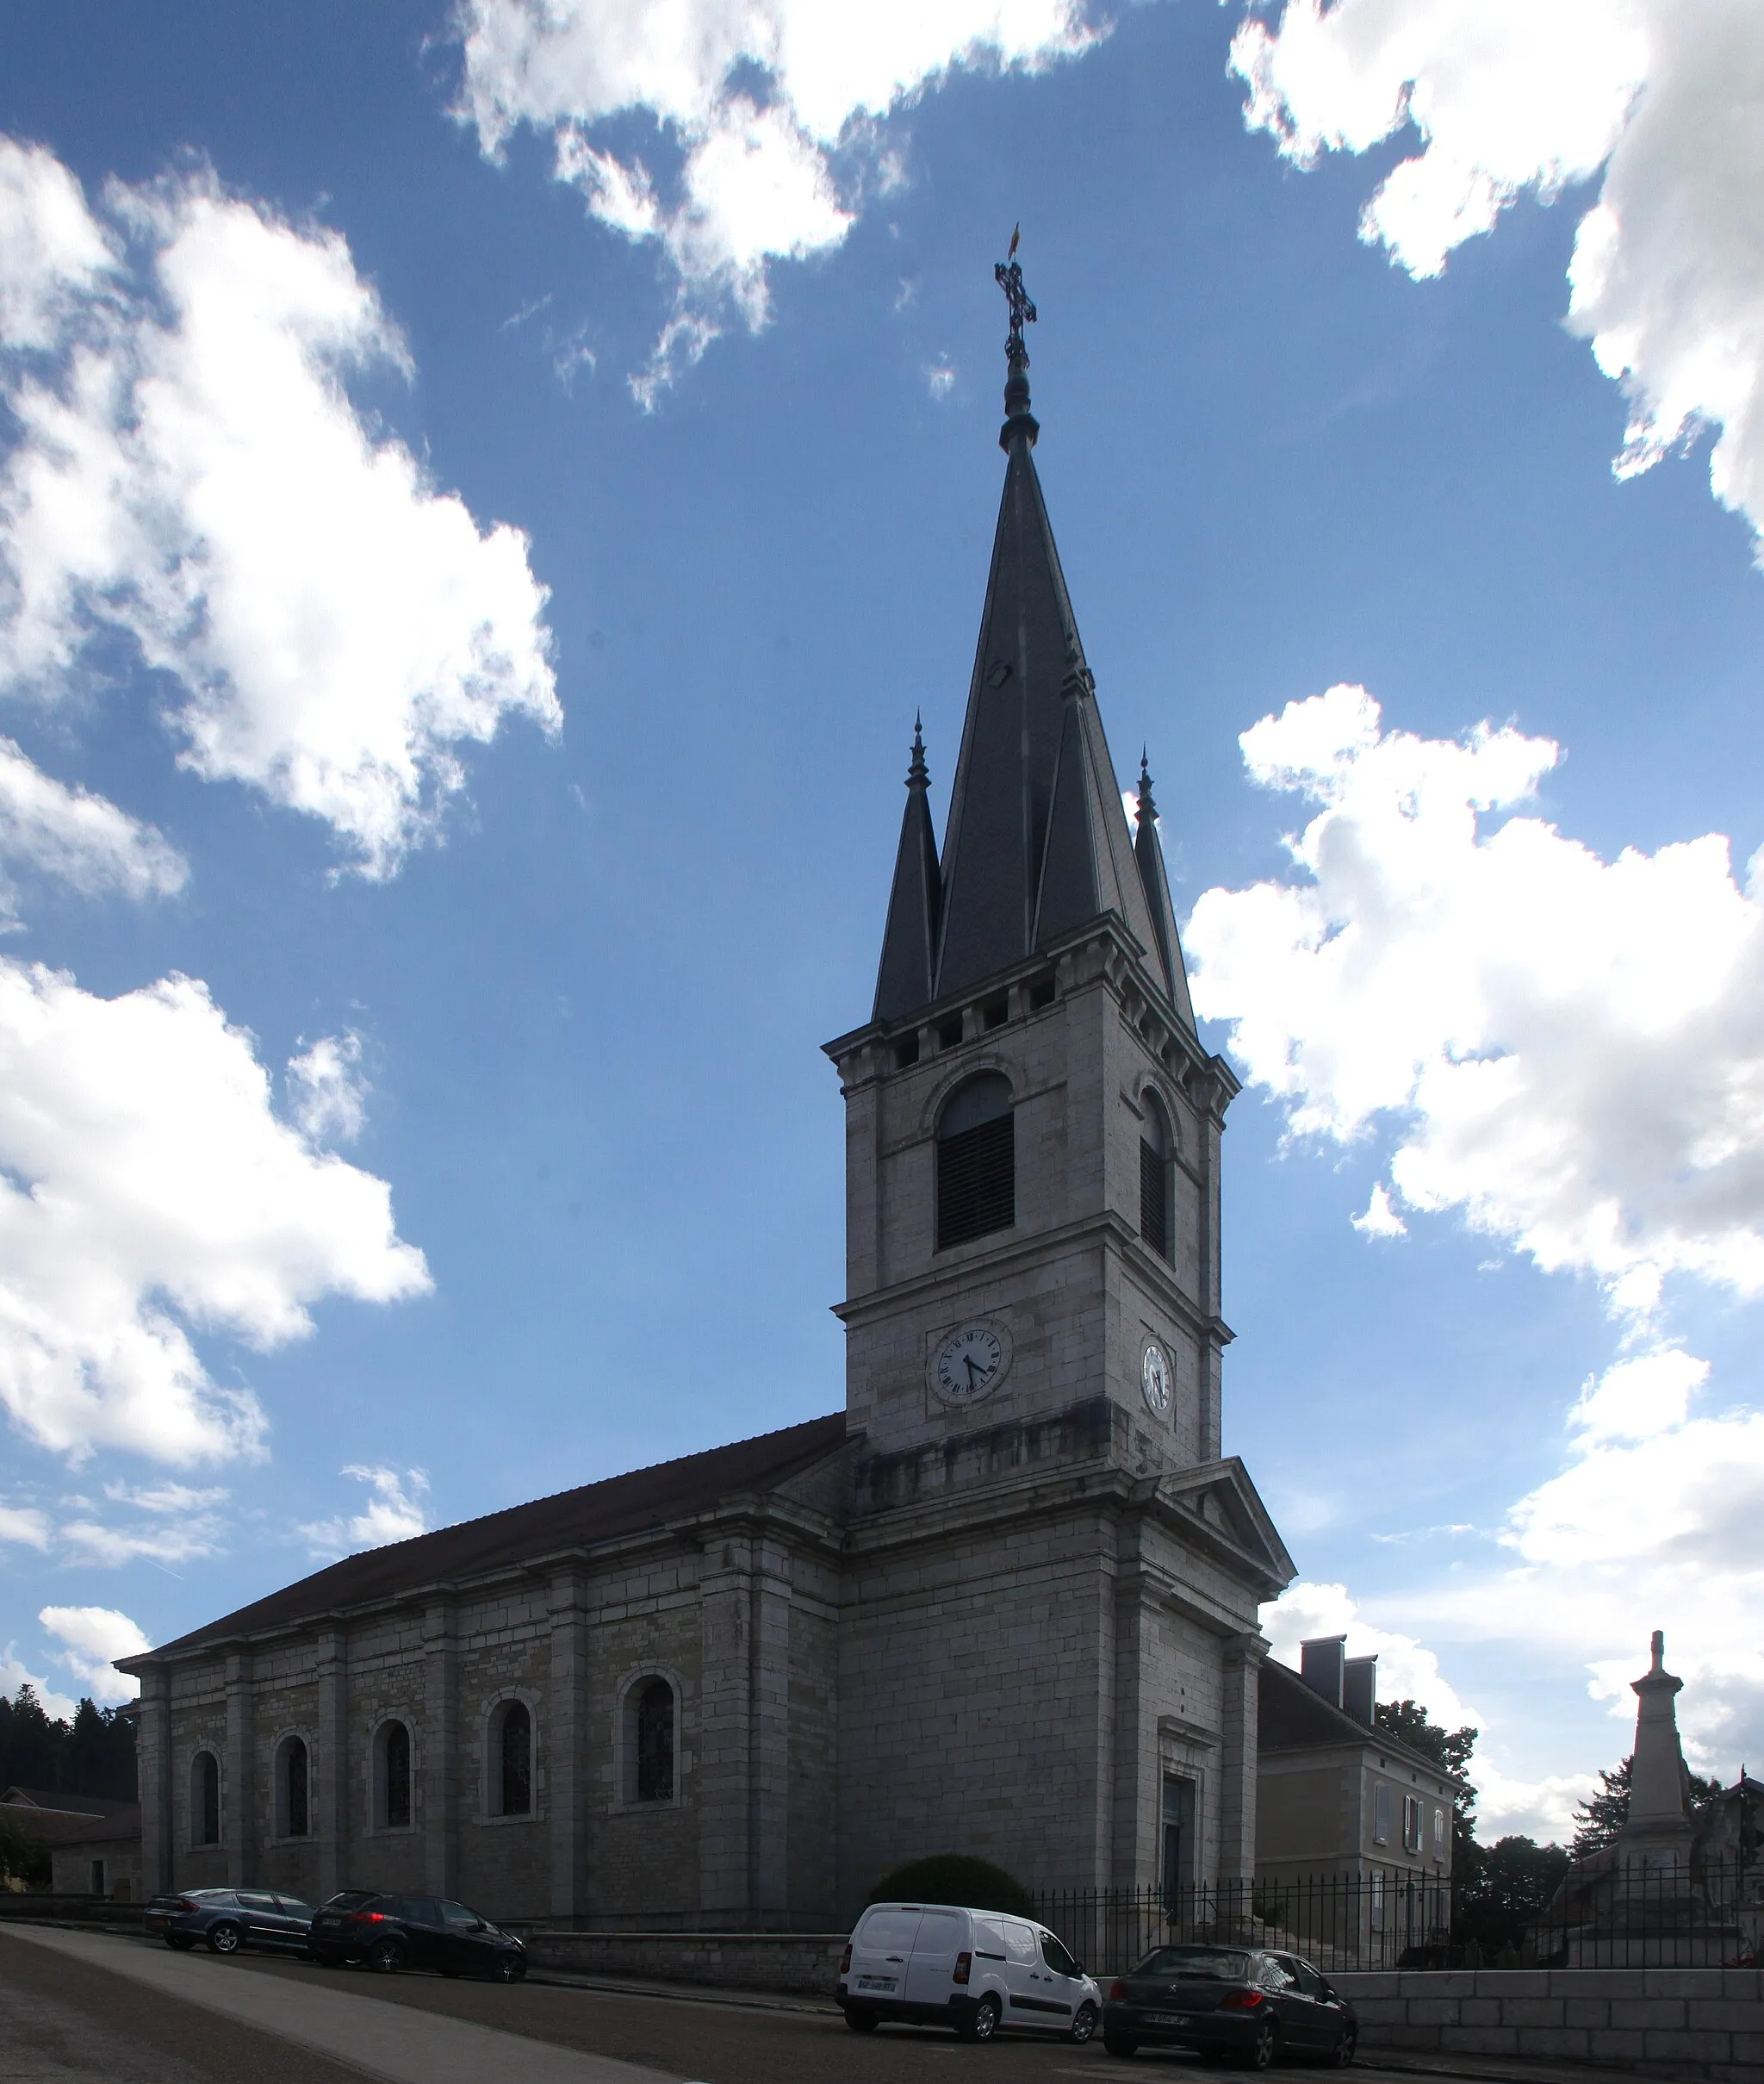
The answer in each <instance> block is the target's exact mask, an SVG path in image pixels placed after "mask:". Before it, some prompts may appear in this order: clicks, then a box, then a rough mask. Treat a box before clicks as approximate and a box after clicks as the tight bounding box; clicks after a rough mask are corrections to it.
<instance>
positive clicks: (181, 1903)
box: [177, 1896, 197, 1910]
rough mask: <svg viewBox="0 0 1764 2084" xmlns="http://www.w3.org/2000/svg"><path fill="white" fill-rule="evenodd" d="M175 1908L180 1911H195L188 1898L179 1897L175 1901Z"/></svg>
mask: <svg viewBox="0 0 1764 2084" xmlns="http://www.w3.org/2000/svg"><path fill="white" fill-rule="evenodd" d="M177 1907H178V1908H179V1909H180V1910H195V1909H196V1907H197V1906H196V1904H195V1903H193V1902H192V1901H191V1900H190V1899H189V1897H188V1896H180V1897H179V1898H178V1899H177Z"/></svg>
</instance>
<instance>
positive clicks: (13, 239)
mask: <svg viewBox="0 0 1764 2084" xmlns="http://www.w3.org/2000/svg"><path fill="white" fill-rule="evenodd" d="M113 265H114V259H113V256H112V253H111V250H110V244H109V240H107V239H106V237H105V235H104V233H103V232H102V230H101V229H100V228H99V227H98V226H97V225H96V224H95V223H94V222H93V221H92V219H91V217H90V215H89V214H88V213H87V210H86V205H85V198H84V196H82V195H81V193H80V188H79V184H78V181H76V180H75V179H74V177H73V176H72V175H71V173H69V172H68V171H67V169H66V168H65V166H64V165H62V164H61V162H60V160H59V159H57V158H56V157H55V155H54V153H53V152H49V151H47V150H46V149H45V148H44V147H43V146H40V145H20V144H18V143H16V141H15V140H13V139H11V138H7V137H0V339H4V340H5V341H7V342H8V343H9V344H10V345H13V346H16V347H19V348H22V349H26V350H29V349H40V348H47V347H52V346H53V345H55V343H56V341H57V340H58V339H59V338H60V335H61V332H62V329H63V327H65V325H66V323H67V322H68V320H69V318H70V316H71V314H73V313H74V312H75V311H76V310H78V308H79V306H80V305H81V303H82V302H84V300H86V299H87V298H89V297H90V295H92V294H93V292H94V290H95V289H97V288H99V287H100V286H101V285H102V283H103V282H104V279H105V278H106V277H108V276H109V274H110V272H111V270H112V267H113Z"/></svg>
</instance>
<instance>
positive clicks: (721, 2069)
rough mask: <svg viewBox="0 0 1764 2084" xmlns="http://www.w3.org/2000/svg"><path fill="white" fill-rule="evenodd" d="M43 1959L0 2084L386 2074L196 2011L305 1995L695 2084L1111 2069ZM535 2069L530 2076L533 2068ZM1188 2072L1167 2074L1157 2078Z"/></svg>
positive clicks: (1074, 2053) (424, 1988) (109, 1955)
mask: <svg viewBox="0 0 1764 2084" xmlns="http://www.w3.org/2000/svg"><path fill="white" fill-rule="evenodd" d="M45 1941H46V1942H47V1943H45V1944H34V1943H33V1941H32V1940H30V1939H28V1938H24V1937H23V1936H22V1934H19V1933H16V1932H0V2084H65V2081H66V2080H70V2079H72V2078H79V2079H81V2080H86V2079H90V2078H94V2077H98V2076H102V2077H103V2078H104V2079H105V2080H106V2084H111V2080H115V2084H174V2081H175V2084H185V2081H186V2080H189V2081H190V2084H208V2079H209V2078H211V2077H212V2078H215V2079H226V2080H227V2084H237V2080H239V2079H240V2078H249V2079H250V2080H251V2084H344V2081H345V2080H348V2081H349V2084H361V2078H362V2075H363V2070H364V2069H365V2070H367V2072H368V2074H370V2075H371V2074H381V2075H383V2074H386V2072H385V2071H383V2070H381V2069H380V2068H379V2067H378V2064H377V2063H376V2062H375V2061H374V2058H373V2055H372V2053H371V2051H370V2050H368V2049H366V2048H363V2049H362V2050H360V2051H359V2052H358V2053H357V2061H358V2062H361V2063H362V2068H357V2067H356V2066H355V2063H354V2062H346V2061H337V2060H330V2059H327V2058H326V2056H322V2055H319V2054H315V2053H309V2052H307V2050H304V2049H302V2048H300V2047H298V2046H296V2045H295V2044H293V2043H291V2042H289V2040H286V2039H283V2038H279V2037H276V2035H274V2034H272V2033H270V2032H267V2031H264V2030H262V2028H261V2027H259V2026H256V2025H246V2024H245V2023H243V2022H242V2021H241V2020H240V2019H239V2018H237V2017H222V2016H220V2015H218V2014H217V2013H216V2012H212V2011H209V2010H208V2009H206V2008H204V2004H203V2002H202V2000H208V2002H224V2003H225V2005H226V2006H227V2008H228V2010H229V2012H255V2013H259V2014H274V2015H276V2016H278V2017H282V2018H284V2019H285V2018H286V2016H287V2013H288V2000H289V1998H290V1997H293V1996H301V1997H302V1998H304V1997H305V1995H306V1994H307V1993H311V1994H314V1996H319V1997H321V1996H323V1995H324V1994H332V1993H335V1994H339V1995H346V1996H347V1997H348V1998H351V1999H358V2000H367V2001H368V2002H369V2003H370V2004H372V2005H374V2006H375V2007H376V2010H377V2009H378V2008H379V2007H381V2006H384V2007H387V2008H388V2009H391V2008H396V2007H403V2008H405V2009H407V2010H408V2011H411V2012H417V2013H419V2014H422V2015H424V2017H423V2024H422V2029H421V2031H423V2032H424V2033H425V2035H426V2033H427V2032H428V2031H431V2030H432V2026H433V2025H436V2024H438V2023H440V2022H441V2021H444V2020H452V2021H457V2022H460V2024H461V2025H465V2026H468V2027H480V2028H488V2029H491V2030H492V2031H494V2032H496V2033H498V2034H499V2035H510V2034H512V2035H519V2036H521V2037H525V2038H529V2039H531V2040H535V2041H538V2042H542V2043H544V2044H548V2046H549V2048H550V2049H552V2050H575V2051H578V2052H579V2053H580V2054H581V2055H583V2056H588V2057H590V2058H592V2057H595V2056H599V2057H602V2058H611V2061H612V2062H615V2063H630V2064H637V2065H641V2066H642V2067H643V2068H644V2069H646V2070H648V2071H649V2072H650V2073H651V2074H652V2075H654V2074H656V2073H659V2076H660V2077H662V2078H668V2079H672V2080H693V2084H699V2081H700V2080H702V2084H916V2081H917V2080H920V2079H937V2080H940V2081H941V2084H966V2077H967V2075H968V2073H969V2071H970V2070H971V2069H972V2068H975V2067H976V2066H978V2068H979V2069H980V2071H981V2072H982V2073H983V2074H984V2076H986V2077H989V2078H991V2079H992V2080H994V2084H1005V2080H1007V2079H1008V2080H1009V2081H1010V2084H1016V2080H1017V2079H1018V2078H1035V2077H1048V2078H1054V2077H1062V2078H1064V2077H1078V2078H1089V2079H1090V2080H1091V2084H1103V2081H1104V2080H1105V2079H1107V2078H1108V2077H1109V2076H1110V2075H1112V2074H1114V2073H1115V2072H1117V2071H1119V2070H1120V2069H1121V2068H1124V2067H1125V2066H1124V2065H1122V2064H1119V2063H1116V2062H1113V2061H1111V2060H1110V2059H1109V2057H1108V2056H1106V2055H1104V2054H1103V2051H1102V2050H1101V2049H1100V2048H1074V2047H1071V2046H1070V2045H1068V2044H1065V2043H1064V2042H1047V2041H1042V2040H1040V2039H1034V2040H1030V2039H1026V2038H1018V2037H1009V2036H1001V2037H1000V2038H999V2039H998V2040H997V2041H996V2042H994V2043H993V2044H992V2045H991V2047H988V2048H972V2047H968V2046H966V2045H964V2044H960V2043H959V2042H958V2041H957V2040H956V2039H955V2038H954V2037H953V2035H951V2034H947V2033H935V2032H931V2031H916V2030H913V2029H910V2028H904V2027H893V2028H891V2027H884V2028H883V2029H882V2030H881V2031H879V2032H878V2033H876V2034H874V2035H872V2036H869V2037H866V2038H863V2039H860V2038H859V2037H857V2036H856V2035H855V2034H854V2033H852V2032H850V2031H848V2029H847V2027H846V2025H845V2024H844V2022H843V2020H842V2019H841V2018H840V2017H839V2015H838V2013H837V2012H835V2011H831V2010H823V2009H820V2008H818V2007H808V2006H804V2007H802V2008H795V2007H792V2008H791V2009H788V2010H785V2009H774V2008H773V2007H770V2006H766V2007H761V2006H744V2005H739V2004H728V2005H725V2004H717V2003H706V2002H704V2001H701V2000H680V1999H672V1998H668V1997H646V1996H628V1995H624V1994H615V1993H612V1992H603V1991H598V1990H587V1989H581V1988H575V1987H571V1986H565V1985H555V1984H547V1983H544V1982H534V1981H529V1982H526V1983H524V1984H519V1985H517V1986H516V1987H514V1988H512V1989H511V1988H503V1987H502V1986H501V1985H500V1984H495V1983H479V1982H464V1981H460V1982H452V1981H442V1980H441V1979H440V1978H439V1977H438V1976H432V1975H397V1976H382V1975H368V1974H367V1973H366V1972H365V1971H363V1970H339V1969H319V1968H315V1967H314V1966H312V1965H311V1964H310V1963H306V1962H301V1961H283V1960H277V1959H275V1958H273V1957H270V1956H261V1955H254V1956H235V1957H234V1958H233V1959H232V1960H230V1961H223V1960H217V1959H215V1958H214V1956H211V1955H209V1954H208V1953H206V1952H204V1951H202V1950H197V1951H196V1952H195V1953H193V1954H189V1955H179V1956H173V1955H171V1953H170V1952H169V1951H168V1950H167V1949H166V1948H165V1947H164V1946H162V1945H160V1944H158V1943H157V1942H152V1941H148V1940H146V1939H137V1938H123V1937H121V1936H113V1935H108V1934H104V1935H100V1934H86V1933H80V1934H63V1933H59V1932H58V1933H53V1934H46V1935H45ZM50 1943H53V1944H50ZM69 1945H73V1946H77V1947H78V1957H77V1958H76V1957H72V1956H70V1955H69V1954H68V1953H67V1952H65V1951H63V1950H62V1949H64V1948H65V1947H67V1946H69ZM112 1964H114V1965H112ZM144 1972H145V1973H149V1974H151V1975H152V1976H153V1978H154V1980H155V1981H156V1982H158V1981H161V1980H162V1979H166V1978H168V1972H169V1977H175V1979H176V1981H177V1986H178V1988H180V1989H181V1990H185V1991H188V1992H189V1994H190V1996H189V1998H186V1997H184V1996H182V1995H172V1994H168V1993H167V1992H166V1991H165V1990H164V1989H163V1988H144V1987H143V1986H142V1985H141V1984H140V1982H138V1981H136V1980H135V1978H136V1976H137V1975H140V1974H141V1973H144ZM191 2000H196V2001H191ZM411 2031H412V2034H413V2036H414V2035H415V2034H416V2032H417V2031H419V2030H418V2028H417V2026H416V2023H415V2021H413V2022H412V2027H411ZM375 2038H376V2041H377V2040H379V2038H380V2036H379V2035H376V2036H375ZM533 2056H534V2058H535V2063H536V2064H537V2060H538V2058H539V2057H540V2050H537V2049H535V2050H533ZM498 2067H499V2068H500V2067H501V2065H500V2064H499V2065H498ZM527 2067H528V2065H526V2064H525V2063H522V2064H519V2068H521V2069H525V2068H527ZM1158 2067H1159V2068H1162V2067H1163V2065H1162V2064H1159V2065H1158ZM1191 2067H1193V2066H1192V2065H1189V2064H1187V2063H1183V2062H1180V2060H1178V2062H1177V2064H1175V2065H1172V2068H1191ZM585 2068H587V2065H585ZM1135 2068H1136V2069H1137V2068H1139V2065H1135Z"/></svg>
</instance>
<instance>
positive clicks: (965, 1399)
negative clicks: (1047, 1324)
mask: <svg viewBox="0 0 1764 2084" xmlns="http://www.w3.org/2000/svg"><path fill="white" fill-rule="evenodd" d="M1009 1358H1010V1356H1009V1353H1008V1351H1007V1350H1006V1347H1005V1343H1004V1341H1003V1338H1002V1337H1000V1335H999V1334H998V1333H997V1331H995V1330H994V1329H993V1328H992V1326H991V1325H990V1324H964V1325H963V1326H962V1328H961V1329H960V1331H954V1332H952V1333H951V1334H949V1336H948V1337H947V1339H946V1340H945V1341H943V1343H942V1345H941V1346H940V1347H938V1348H937V1351H936V1353H935V1357H934V1358H933V1359H932V1362H931V1381H932V1386H933V1387H934V1388H935V1390H936V1391H937V1393H938V1395H939V1396H940V1397H944V1398H946V1399H947V1401H948V1402H949V1403H973V1401H974V1400H975V1398H976V1397H984V1395H985V1394H986V1392H987V1391H988V1390H991V1389H994V1388H996V1387H997V1383H998V1378H999V1377H1000V1376H1001V1375H1003V1372H1004V1370H1005V1365H1006V1363H1007V1362H1008V1360H1009Z"/></svg>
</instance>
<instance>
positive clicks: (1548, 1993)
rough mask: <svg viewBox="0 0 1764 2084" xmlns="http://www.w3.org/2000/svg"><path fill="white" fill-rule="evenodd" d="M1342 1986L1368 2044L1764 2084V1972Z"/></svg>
mask: <svg viewBox="0 0 1764 2084" xmlns="http://www.w3.org/2000/svg"><path fill="white" fill-rule="evenodd" d="M1331 1980H1332V1981H1333V1982H1334V1983H1335V1985H1336V1987H1337V1988H1339V1990H1340V1991H1341V1993H1342V1994H1343V1995H1344V1996H1345V1997H1347V1998H1349V1999H1351V2000H1352V2002H1353V2006H1354V2008H1355V2010H1356V2011H1357V2012H1358V2013H1359V2015H1360V2039H1361V2044H1362V2045H1363V2046H1364V2047H1366V2048H1369V2049H1370V2048H1390V2049H1399V2048H1401V2049H1412V2050H1424V2051H1425V2052H1428V2053H1433V2054H1443V2055H1480V2056H1519V2057H1529V2058H1531V2059H1532V2060H1536V2061H1550V2062H1599V2063H1603V2064H1604V2065H1605V2066H1606V2068H1612V2069H1630V2070H1635V2071H1637V2072H1638V2073H1640V2074H1641V2075H1649V2076H1659V2077H1697V2078H1705V2079H1707V2080H1709V2081H1710V2084H1764V1971H1761V1970H1759V1969H1412V1970H1408V1971H1406V1972H1402V1973H1393V1974H1388V1975H1371V1974H1363V1975H1351V1974H1348V1973H1346V1972H1345V1971H1344V1972H1342V1973H1340V1974H1338V1975H1332V1978H1331Z"/></svg>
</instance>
